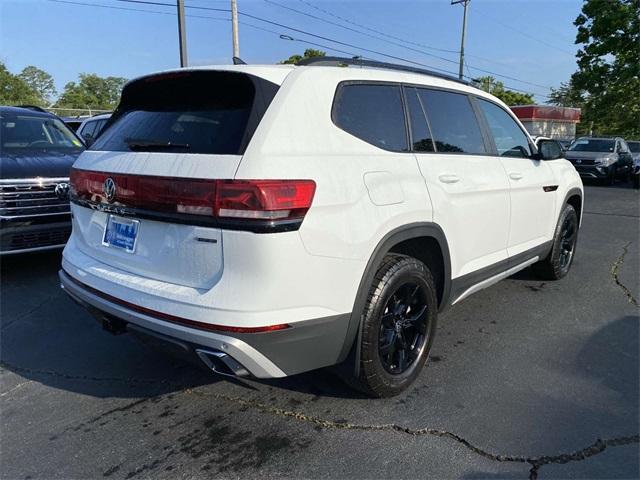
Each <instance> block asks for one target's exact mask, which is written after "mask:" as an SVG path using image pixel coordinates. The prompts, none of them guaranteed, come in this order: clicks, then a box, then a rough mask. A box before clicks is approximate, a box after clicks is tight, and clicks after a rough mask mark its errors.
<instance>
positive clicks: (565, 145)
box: [558, 140, 573, 152]
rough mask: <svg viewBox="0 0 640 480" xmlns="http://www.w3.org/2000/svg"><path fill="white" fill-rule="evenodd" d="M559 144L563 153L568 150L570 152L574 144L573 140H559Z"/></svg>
mask: <svg viewBox="0 0 640 480" xmlns="http://www.w3.org/2000/svg"><path fill="white" fill-rule="evenodd" d="M558 142H559V143H560V145H562V151H563V152H566V151H567V150H569V147H570V146H571V144H572V143H573V140H558Z"/></svg>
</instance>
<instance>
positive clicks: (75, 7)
mask: <svg viewBox="0 0 640 480" xmlns="http://www.w3.org/2000/svg"><path fill="white" fill-rule="evenodd" d="M136 1H137V2H141V1H142V2H144V1H148V2H152V3H164V4H171V5H169V6H163V5H154V4H148V3H135V2H136ZM237 1H238V9H239V11H240V27H239V31H240V57H241V58H242V59H243V60H244V61H246V62H247V63H253V64H257V63H277V62H279V61H281V60H283V59H286V58H288V57H289V56H290V55H292V54H294V53H302V52H303V51H304V50H305V49H306V48H316V49H320V50H324V51H326V52H327V53H328V54H330V55H337V56H354V55H360V56H363V57H366V58H371V59H376V60H382V61H388V62H394V63H402V61H409V62H415V63H417V64H420V65H423V66H424V67H425V68H434V69H440V70H446V71H449V72H451V73H453V74H454V75H457V72H458V58H459V53H458V52H459V49H460V35H461V30H462V13H463V8H462V6H461V5H451V1H450V0H237ZM175 2H176V0H0V61H2V62H4V63H5V65H6V66H7V68H8V69H9V70H10V71H11V72H13V73H18V72H19V71H20V70H22V69H23V68H24V67H25V66H27V65H35V66H37V67H39V68H41V69H43V70H45V71H47V72H49V73H50V74H51V75H52V76H53V77H54V79H55V82H56V87H57V89H58V91H62V89H63V88H64V85H65V84H66V83H67V82H70V81H76V80H77V78H78V74H79V73H97V74H98V75H101V76H118V77H125V78H135V77H136V76H139V75H142V74H146V73H149V72H153V71H158V70H165V69H169V68H176V67H179V64H180V59H179V49H178V33H177V30H178V29H177V15H176V7H175ZM81 4H82V5H81ZM98 5H100V6H98ZM185 5H186V6H187V10H186V12H187V18H186V30H187V49H188V59H189V64H190V65H207V64H228V63H231V57H232V43H231V22H230V13H228V11H226V10H229V8H230V0H185ZM581 6H582V2H581V1H580V0H552V1H547V0H471V1H470V3H469V7H468V21H467V36H466V44H465V55H466V65H467V66H466V68H465V72H464V73H465V75H468V76H469V77H472V78H475V77H478V76H483V75H489V74H490V73H487V72H492V73H491V74H492V75H493V76H494V77H496V78H497V79H498V80H501V81H502V82H504V83H505V85H506V86H507V87H511V88H513V89H518V90H524V91H526V92H530V93H534V94H535V95H536V100H537V101H538V102H540V103H542V102H544V101H545V100H546V97H545V95H547V94H548V93H549V87H558V86H559V84H560V82H563V81H567V80H568V79H569V77H570V75H571V74H572V73H573V72H574V71H575V70H576V62H575V53H576V51H577V46H576V45H574V40H575V33H576V28H575V26H574V25H573V21H574V20H575V18H576V17H577V16H578V14H579V13H580V9H581ZM211 8H213V9H219V10H223V11H215V10H208V9H211ZM301 12H302V13H301ZM265 20H266V21H265ZM268 22H273V23H268ZM280 35H285V39H283V38H281V37H280ZM337 42H341V43H337ZM345 44H348V45H345ZM340 50H341V51H340ZM384 55H388V56H384ZM392 57H396V58H392ZM399 59H402V60H399ZM414 65H415V64H414ZM416 66H418V65H416ZM482 70H484V71H482ZM500 75H502V76H500ZM505 77H511V78H505Z"/></svg>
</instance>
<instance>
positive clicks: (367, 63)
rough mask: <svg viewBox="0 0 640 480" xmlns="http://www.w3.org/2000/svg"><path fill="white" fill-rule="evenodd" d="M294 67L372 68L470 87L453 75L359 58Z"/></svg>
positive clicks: (315, 59) (314, 61)
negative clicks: (417, 74)
mask: <svg viewBox="0 0 640 480" xmlns="http://www.w3.org/2000/svg"><path fill="white" fill-rule="evenodd" d="M296 65H299V66H305V67H308V66H320V67H347V66H354V67H372V68H382V69H385V70H398V71H401V72H410V73H419V74H422V75H429V76H431V77H438V78H443V79H445V80H450V81H452V82H457V83H462V84H463V85H471V84H470V83H469V82H467V81H466V80H461V79H459V78H456V77H454V76H453V75H447V74H445V73H440V72H435V71H433V70H427V69H426V68H417V67H411V66H408V65H398V64H395V63H387V62H378V61H377V60H363V59H361V58H346V57H344V58H343V57H311V58H305V59H303V60H300V61H299V62H298V63H296Z"/></svg>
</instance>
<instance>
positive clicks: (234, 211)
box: [216, 180, 316, 220]
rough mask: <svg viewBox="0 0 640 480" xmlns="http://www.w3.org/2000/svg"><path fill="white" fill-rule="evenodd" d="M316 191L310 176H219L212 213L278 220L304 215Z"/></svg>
mask: <svg viewBox="0 0 640 480" xmlns="http://www.w3.org/2000/svg"><path fill="white" fill-rule="evenodd" d="M315 191H316V184H315V182H313V181H312V180H247V181H245V180H221V181H219V182H218V186H217V192H216V215H218V216H219V217H227V218H244V219H256V220H281V219H289V218H301V217H304V215H305V213H307V210H309V207H311V202H312V201H313V195H314V193H315Z"/></svg>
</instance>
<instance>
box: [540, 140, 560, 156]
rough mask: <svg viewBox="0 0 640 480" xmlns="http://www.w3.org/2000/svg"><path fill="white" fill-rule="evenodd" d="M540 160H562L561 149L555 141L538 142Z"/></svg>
mask: <svg viewBox="0 0 640 480" xmlns="http://www.w3.org/2000/svg"><path fill="white" fill-rule="evenodd" d="M538 154H539V157H540V160H556V159H557V158H562V157H563V155H562V148H561V147H560V144H559V143H558V142H556V141H555V140H540V141H539V142H538Z"/></svg>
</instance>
